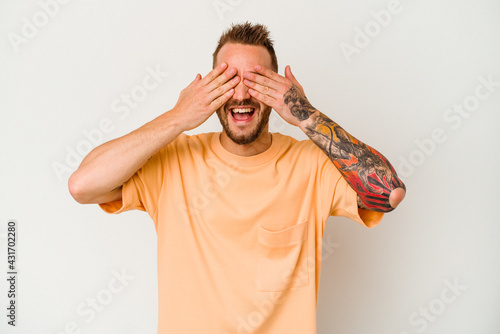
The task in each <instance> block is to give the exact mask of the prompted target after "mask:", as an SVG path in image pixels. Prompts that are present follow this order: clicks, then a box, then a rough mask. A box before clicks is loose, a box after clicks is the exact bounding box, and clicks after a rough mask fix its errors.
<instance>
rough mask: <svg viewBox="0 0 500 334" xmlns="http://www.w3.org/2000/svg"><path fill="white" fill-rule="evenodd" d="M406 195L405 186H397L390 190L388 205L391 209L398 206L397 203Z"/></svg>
mask: <svg viewBox="0 0 500 334" xmlns="http://www.w3.org/2000/svg"><path fill="white" fill-rule="evenodd" d="M405 196H406V187H404V188H403V187H398V188H395V189H393V190H392V191H391V194H390V195H389V205H390V206H391V208H392V210H394V209H395V208H397V207H398V205H399V204H400V203H401V202H402V201H403V199H404V198H405Z"/></svg>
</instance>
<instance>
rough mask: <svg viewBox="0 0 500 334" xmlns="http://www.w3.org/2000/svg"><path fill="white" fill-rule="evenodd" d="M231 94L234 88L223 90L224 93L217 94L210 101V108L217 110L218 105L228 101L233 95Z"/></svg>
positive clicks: (220, 105)
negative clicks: (217, 95) (216, 96)
mask: <svg viewBox="0 0 500 334" xmlns="http://www.w3.org/2000/svg"><path fill="white" fill-rule="evenodd" d="M233 94H234V89H233V88H231V89H230V90H228V91H227V92H225V93H224V95H221V96H219V97H218V98H216V99H215V100H213V101H212V103H210V107H211V109H212V110H214V111H215V110H218V109H219V108H220V107H222V106H223V105H224V103H226V102H227V101H229V99H230V98H231V97H232V96H233Z"/></svg>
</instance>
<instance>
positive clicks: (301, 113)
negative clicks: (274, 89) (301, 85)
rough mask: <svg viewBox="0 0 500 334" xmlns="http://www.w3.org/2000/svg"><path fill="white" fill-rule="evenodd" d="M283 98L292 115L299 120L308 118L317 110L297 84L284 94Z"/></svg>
mask: <svg viewBox="0 0 500 334" xmlns="http://www.w3.org/2000/svg"><path fill="white" fill-rule="evenodd" d="M283 98H284V102H285V104H286V105H288V108H289V109H290V111H291V113H292V115H293V116H295V117H297V118H298V119H299V121H304V120H306V119H308V118H309V116H311V115H312V114H314V112H315V111H316V109H314V108H313V106H312V105H311V104H310V103H309V101H308V100H307V98H306V97H305V95H304V94H303V93H302V92H301V91H300V90H299V89H298V88H297V86H295V85H293V86H292V87H291V88H290V89H289V90H288V91H287V92H286V93H285V95H283Z"/></svg>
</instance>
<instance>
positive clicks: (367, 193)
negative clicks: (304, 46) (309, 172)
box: [243, 65, 406, 212]
mask: <svg viewBox="0 0 500 334" xmlns="http://www.w3.org/2000/svg"><path fill="white" fill-rule="evenodd" d="M254 70H255V71H254V72H256V73H252V72H246V73H245V74H244V75H243V83H244V84H245V85H246V86H247V87H248V88H249V90H248V92H249V94H250V95H251V96H252V97H254V98H256V99H257V100H259V101H261V102H262V103H265V104H267V105H269V106H271V107H272V108H273V109H274V110H276V112H277V113H278V114H279V115H280V116H281V117H282V118H283V119H284V120H285V121H287V122H288V123H290V124H292V125H295V126H298V127H299V128H300V129H302V131H304V133H305V134H306V135H307V136H308V137H309V138H310V139H311V140H312V141H313V142H314V143H315V144H316V145H317V146H318V147H319V148H321V149H322V150H323V152H325V154H326V155H327V156H328V157H329V158H330V160H331V161H332V163H333V164H334V165H335V166H336V167H337V169H338V170H339V171H340V173H341V174H342V176H343V177H344V179H345V180H346V181H347V182H348V183H349V185H350V186H351V187H352V188H353V189H354V190H355V191H356V192H357V194H358V206H359V207H360V208H363V209H369V210H373V211H379V212H389V211H392V210H393V209H394V208H396V207H397V206H398V205H399V203H400V202H401V201H402V200H403V198H404V196H405V194H406V187H405V185H404V183H403V182H402V181H401V180H400V179H399V178H398V176H397V174H396V171H395V170H394V168H393V167H392V165H391V164H390V163H389V161H388V160H387V159H386V158H385V157H384V156H383V155H382V154H381V153H380V152H378V151H377V150H375V149H374V148H372V147H370V146H368V145H366V144H364V143H362V142H361V141H359V140H358V139H356V138H354V137H353V136H351V135H350V134H349V133H348V132H347V131H345V130H344V129H342V128H341V127H340V126H339V125H338V124H337V123H335V122H334V121H332V120H331V119H330V118H328V117H327V116H326V115H324V114H323V113H321V112H320V111H319V110H317V109H315V108H314V107H313V106H312V105H311V104H310V103H309V101H308V100H307V98H306V95H305V93H304V89H303V88H302V86H301V85H300V84H299V83H298V81H297V79H296V78H295V76H294V75H293V74H292V71H291V69H290V66H287V67H286V68H285V76H284V77H283V76H281V75H279V74H277V73H276V72H274V71H272V70H270V69H269V68H267V67H265V66H263V65H256V66H255V67H254Z"/></svg>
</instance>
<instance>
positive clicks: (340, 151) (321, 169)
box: [69, 23, 405, 334]
mask: <svg viewBox="0 0 500 334" xmlns="http://www.w3.org/2000/svg"><path fill="white" fill-rule="evenodd" d="M272 109H274V110H275V111H276V112H277V113H278V114H279V115H280V116H281V117H282V118H283V119H284V120H285V121H286V122H288V123H289V124H291V125H292V126H297V127H299V128H300V129H301V130H303V131H304V133H305V134H306V135H307V136H308V137H309V139H308V140H302V141H298V140H296V139H294V138H291V137H289V136H285V135H282V134H279V133H270V132H269V129H268V121H269V115H270V113H271V110H272ZM214 113H216V114H217V116H218V118H219V120H220V122H221V124H222V131H221V132H212V133H202V134H197V135H187V134H185V133H184V132H185V131H188V130H192V129H195V128H196V127H198V126H199V125H201V124H202V123H204V122H205V121H206V120H207V119H208V118H209V117H210V116H211V115H212V114H214ZM69 189H70V193H71V195H72V196H73V197H74V198H75V199H76V200H77V201H78V202H80V203H98V204H99V205H100V207H101V208H102V209H103V210H104V211H106V212H108V213H120V212H123V211H126V210H131V209H139V210H143V211H146V212H147V213H148V214H149V215H150V216H151V218H152V220H153V222H154V226H155V229H156V233H157V236H158V239H157V240H158V248H157V258H158V292H159V296H158V306H159V309H158V333H183V334H184V333H218V334H219V333H220V334H223V333H287V334H293V333H300V334H308V333H311V334H312V333H315V332H316V303H317V297H318V287H319V277H320V272H321V249H322V242H323V239H322V237H323V231H324V229H325V223H326V221H327V219H328V217H329V216H344V217H348V218H350V219H352V220H354V221H356V222H358V223H360V224H362V225H364V226H367V227H373V226H375V225H377V224H378V223H379V222H380V220H381V219H382V216H383V215H384V214H385V213H386V212H389V211H392V210H393V209H394V208H396V207H397V206H398V204H399V203H400V202H401V201H402V200H403V198H404V196H405V185H404V184H403V182H401V180H400V179H399V178H398V176H397V174H396V171H395V170H394V168H393V167H392V166H391V164H390V163H389V161H388V160H387V159H386V158H385V157H384V156H383V155H382V154H381V153H379V152H378V151H377V150H375V149H374V148H372V147H370V146H368V145H367V144H365V143H362V142H361V141H359V140H358V139H356V138H354V137H353V136H351V135H350V134H349V133H348V132H347V131H345V130H344V129H343V128H342V127H340V126H339V125H338V124H337V123H335V121H333V120H332V119H330V118H329V117H328V116H326V115H325V114H323V113H321V112H320V111H319V110H317V109H316V108H314V107H313V106H312V104H311V103H310V101H308V99H307V97H306V95H305V94H304V89H303V88H302V86H301V85H300V84H299V82H298V81H297V79H296V78H295V77H294V75H293V74H292V71H291V69H290V66H287V67H286V68H285V70H284V76H282V75H279V74H278V61H277V58H276V54H275V51H274V47H273V43H272V41H271V39H270V38H269V32H268V30H267V29H266V27H264V26H262V25H258V24H250V23H244V24H238V25H233V26H232V27H231V28H230V29H228V30H227V31H225V32H224V33H223V35H222V36H221V37H220V39H219V43H218V45H217V47H216V50H215V52H214V54H213V70H212V71H211V72H209V73H208V74H207V75H206V76H205V77H202V76H201V75H200V74H197V75H196V76H195V79H194V80H193V81H192V82H191V83H190V84H189V85H188V86H187V87H186V88H185V89H184V90H182V92H181V93H180V96H179V99H178V101H177V103H176V105H175V106H174V107H173V108H172V109H171V110H169V111H167V112H165V113H163V114H161V115H159V116H158V117H157V118H155V119H154V120H152V121H150V122H149V123H147V124H145V125H143V126H142V127H140V128H138V129H137V130H135V131H133V132H131V133H129V134H127V135H125V136H123V137H121V138H117V139H114V140H112V141H110V142H107V143H105V144H103V145H101V146H99V147H97V148H95V149H94V150H93V151H92V152H90V153H89V155H88V156H87V157H86V158H85V159H84V160H83V162H82V164H81V165H80V167H79V168H78V170H77V171H76V172H75V173H74V174H73V175H72V176H71V178H70V180H69ZM325 284H328V283H325Z"/></svg>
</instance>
